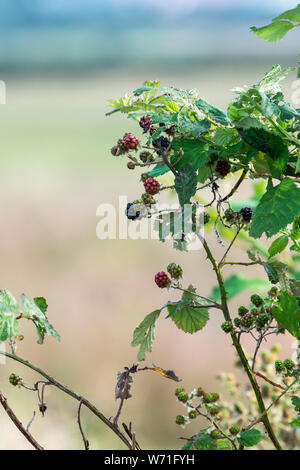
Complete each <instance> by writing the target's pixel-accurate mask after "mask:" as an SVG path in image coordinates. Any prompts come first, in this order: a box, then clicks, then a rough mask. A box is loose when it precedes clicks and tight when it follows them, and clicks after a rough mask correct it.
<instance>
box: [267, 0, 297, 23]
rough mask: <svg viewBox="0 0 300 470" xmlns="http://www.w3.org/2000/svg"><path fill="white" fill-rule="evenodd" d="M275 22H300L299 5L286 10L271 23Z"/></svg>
mask: <svg viewBox="0 0 300 470" xmlns="http://www.w3.org/2000/svg"><path fill="white" fill-rule="evenodd" d="M277 20H291V21H300V3H299V4H298V5H297V6H296V7H295V8H292V9H291V10H286V11H284V12H283V13H281V15H279V16H277V17H276V18H274V19H273V21H277Z"/></svg>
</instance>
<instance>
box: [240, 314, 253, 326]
mask: <svg viewBox="0 0 300 470" xmlns="http://www.w3.org/2000/svg"><path fill="white" fill-rule="evenodd" d="M253 322H254V317H253V315H251V313H247V314H246V315H244V316H243V317H242V319H241V326H243V327H244V328H251V326H252V325H253Z"/></svg>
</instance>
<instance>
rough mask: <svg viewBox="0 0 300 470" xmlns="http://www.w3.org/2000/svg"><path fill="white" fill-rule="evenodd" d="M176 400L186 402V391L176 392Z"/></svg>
mask: <svg viewBox="0 0 300 470" xmlns="http://www.w3.org/2000/svg"><path fill="white" fill-rule="evenodd" d="M178 400H179V401H182V402H183V403H186V402H187V401H188V395H187V393H186V392H180V393H178Z"/></svg>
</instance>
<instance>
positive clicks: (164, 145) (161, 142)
mask: <svg viewBox="0 0 300 470" xmlns="http://www.w3.org/2000/svg"><path fill="white" fill-rule="evenodd" d="M169 146H170V141H169V139H168V138H167V137H164V136H160V137H159V138H158V139H155V140H153V147H154V148H155V150H156V151H157V152H158V153H159V151H162V150H166V149H168V148H169Z"/></svg>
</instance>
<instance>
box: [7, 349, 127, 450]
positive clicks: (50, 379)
mask: <svg viewBox="0 0 300 470" xmlns="http://www.w3.org/2000/svg"><path fill="white" fill-rule="evenodd" d="M0 354H1V355H2V356H6V357H8V358H10V359H13V360H14V361H17V362H20V363H21V364H23V365H24V366H26V367H28V368H29V369H32V370H34V371H35V372H37V373H38V374H40V375H42V376H43V377H45V379H47V381H48V382H50V383H51V384H52V385H54V386H55V387H57V388H58V389H59V390H61V391H62V392H64V393H66V394H67V395H69V396H70V397H72V398H74V399H75V400H77V401H79V402H82V404H83V405H85V406H86V407H87V408H88V409H89V410H90V411H91V412H92V413H93V414H94V415H95V416H97V417H98V418H99V419H100V420H101V421H102V422H103V423H104V424H105V425H106V426H108V427H109V428H110V429H111V430H112V431H113V432H114V433H115V434H116V435H117V436H118V437H119V439H121V441H123V442H124V444H125V445H126V446H127V447H128V448H129V449H131V448H132V443H131V442H130V441H129V440H128V439H127V438H126V436H125V435H124V434H123V433H122V431H121V430H120V429H119V427H118V426H115V425H114V424H113V423H112V422H111V421H110V420H109V419H108V418H106V416H104V415H103V414H102V413H101V411H99V410H98V409H97V408H96V406H95V405H93V404H92V403H90V402H89V401H88V400H87V399H86V398H84V397H82V396H81V395H79V394H78V393H76V392H73V390H70V389H69V388H68V387H66V386H65V385H62V384H61V383H60V382H58V381H57V380H56V379H54V378H53V377H51V376H50V375H48V374H47V373H46V372H44V371H43V370H42V369H40V368H39V367H36V366H35V365H33V364H31V363H30V362H29V361H26V360H24V359H22V358H21V357H19V356H16V355H15V354H11V353H8V352H5V351H0Z"/></svg>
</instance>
